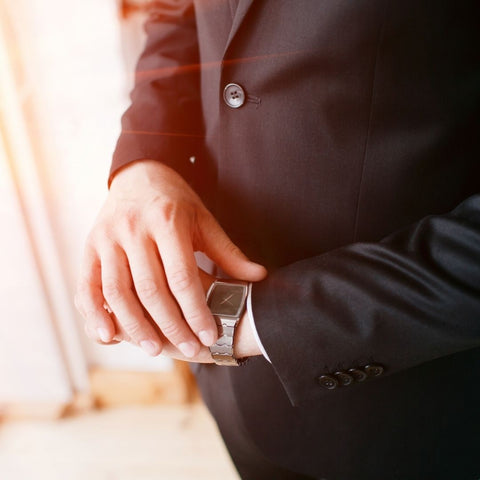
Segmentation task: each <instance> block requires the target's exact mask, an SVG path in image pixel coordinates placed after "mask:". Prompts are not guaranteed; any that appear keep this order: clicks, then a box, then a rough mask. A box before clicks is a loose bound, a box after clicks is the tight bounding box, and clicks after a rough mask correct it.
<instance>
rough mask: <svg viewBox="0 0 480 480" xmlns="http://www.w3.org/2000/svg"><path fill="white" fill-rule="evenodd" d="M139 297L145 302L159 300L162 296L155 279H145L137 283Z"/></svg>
mask: <svg viewBox="0 0 480 480" xmlns="http://www.w3.org/2000/svg"><path fill="white" fill-rule="evenodd" d="M135 289H136V291H137V294H138V296H139V297H140V298H141V299H142V300H145V301H147V302H148V301H153V300H157V299H158V298H159V296H160V289H159V287H158V285H157V283H156V282H155V280H154V279H153V278H143V279H140V280H138V281H137V282H136V283H135Z"/></svg>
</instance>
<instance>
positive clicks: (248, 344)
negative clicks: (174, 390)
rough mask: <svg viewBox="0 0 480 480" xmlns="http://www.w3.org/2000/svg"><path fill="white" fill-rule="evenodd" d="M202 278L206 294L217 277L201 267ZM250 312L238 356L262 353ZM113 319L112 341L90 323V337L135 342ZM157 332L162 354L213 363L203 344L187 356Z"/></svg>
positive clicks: (241, 332) (242, 326)
mask: <svg viewBox="0 0 480 480" xmlns="http://www.w3.org/2000/svg"><path fill="white" fill-rule="evenodd" d="M198 273H199V276H200V280H201V282H202V287H203V290H204V292H205V295H206V293H207V291H208V289H209V287H210V285H211V284H212V283H213V282H214V281H215V277H212V276H211V275H208V274H207V273H205V272H203V271H202V270H200V269H199V271H198ZM247 316H248V314H247V313H246V312H245V313H244V315H243V317H242V319H241V320H240V322H239V326H238V328H237V331H236V333H235V355H236V356H237V358H245V357H251V356H255V355H261V351H260V348H259V346H258V344H257V341H256V340H255V336H254V335H253V332H252V329H251V325H250V321H249V319H248V318H247ZM110 318H111V320H112V321H113V322H114V325H115V328H116V332H117V333H116V334H115V337H114V339H113V340H112V341H110V342H103V341H100V340H98V336H97V335H96V334H95V331H90V327H89V326H88V324H87V325H86V326H85V329H86V332H87V335H88V336H89V337H90V338H93V339H95V338H97V341H99V343H101V344H102V345H113V344H117V343H120V342H129V343H134V342H132V341H131V339H130V337H129V335H128V334H127V333H126V332H125V330H124V329H123V328H122V326H121V325H120V324H119V322H118V320H117V318H116V317H115V314H114V313H111V314H110ZM157 333H158V335H159V337H160V338H161V340H162V345H163V349H162V355H165V356H167V357H169V358H174V359H176V360H183V361H189V362H195V363H213V358H212V355H211V353H210V350H209V349H208V348H207V347H205V346H203V345H202V346H201V348H200V350H199V351H198V352H197V354H196V355H194V356H193V357H186V356H185V355H184V354H183V353H182V352H180V351H179V350H178V349H177V348H176V347H175V346H174V345H172V344H171V343H170V342H169V341H168V340H167V339H166V338H165V337H164V336H163V335H162V333H161V332H160V331H158V329H157Z"/></svg>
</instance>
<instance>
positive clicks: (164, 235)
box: [76, 160, 266, 358]
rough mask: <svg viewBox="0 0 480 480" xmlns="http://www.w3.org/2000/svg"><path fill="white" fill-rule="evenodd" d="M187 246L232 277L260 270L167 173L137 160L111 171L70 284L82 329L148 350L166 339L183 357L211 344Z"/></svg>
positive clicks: (255, 275)
mask: <svg viewBox="0 0 480 480" xmlns="http://www.w3.org/2000/svg"><path fill="white" fill-rule="evenodd" d="M194 251H203V252H204V253H205V254H206V255H208V256H209V257H210V258H211V259H212V260H213V261H214V262H215V263H216V264H217V265H219V266H220V267H221V268H222V269H223V270H224V271H225V272H226V273H227V274H229V275H230V276H232V277H233V278H238V279H241V280H246V281H258V280H261V279H262V278H264V277H265V275H266V270H265V268H264V267H262V266H261V265H258V264H256V263H253V262H250V261H249V260H248V259H247V258H246V257H245V255H244V254H243V253H242V252H241V251H240V250H239V249H238V247H236V246H235V245H234V244H233V243H232V242H231V240H230V239H229V238H228V236H227V235H226V234H225V232H224V231H223V230H222V228H221V227H220V226H219V225H218V223H217V222H216V220H215V219H214V217H213V216H212V215H211V214H210V212H208V210H207V209H206V208H205V206H204V205H203V204H202V202H201V200H200V199H199V197H198V196H197V195H196V194H195V192H193V190H192V189H191V188H190V187H189V186H188V184H187V183H186V182H185V181H184V180H183V179H182V178H181V177H180V176H179V175H178V174H177V173H176V172H175V171H173V170H172V169H170V168H168V167H166V166H165V165H163V164H161V163H159V162H157V161H154V160H144V161H137V162H134V163H133V164H130V165H128V166H127V167H125V168H124V169H123V170H121V171H120V172H119V173H117V175H116V176H115V178H114V180H113V182H112V185H111V188H110V192H109V195H108V197H107V200H106V202H105V204H104V206H103V207H102V209H101V211H100V214H99V216H98V218H97V221H96V223H95V225H94V227H93V229H92V232H91V233H90V235H89V237H88V241H87V245H86V249H85V257H84V260H83V266H82V274H81V277H80V280H79V284H78V289H77V295H76V305H77V308H78V309H79V311H80V312H81V313H82V315H83V317H84V318H85V321H86V325H85V329H86V332H87V334H88V335H89V336H90V337H91V338H92V339H94V340H101V341H102V342H104V343H109V342H112V341H113V340H114V337H115V336H116V335H118V334H121V336H122V337H123V338H122V339H125V340H127V341H130V342H131V343H134V344H136V345H139V346H140V347H142V348H143V349H144V350H145V351H146V352H147V353H149V354H150V355H158V354H159V353H160V352H161V351H162V348H163V346H164V345H167V344H169V343H171V344H172V346H173V347H174V348H176V349H177V348H178V350H180V352H182V354H183V355H184V356H185V357H186V358H194V357H197V356H198V355H199V354H200V351H201V344H203V345H204V346H210V345H212V344H213V343H215V341H216V339H217V327H216V325H215V322H214V320H213V317H212V315H211V314H210V311H209V309H208V307H207V305H206V301H205V294H204V288H203V287H202V282H201V279H200V277H199V273H198V269H197V265H196V261H195V257H194ZM105 304H107V305H108V307H109V308H110V309H111V310H112V311H113V314H114V317H115V318H116V322H114V321H113V320H112V317H111V316H110V314H109V313H108V312H107V311H106V310H105V308H104V305H105ZM144 310H145V311H146V312H147V313H148V315H144ZM148 317H151V318H152V319H153V320H154V322H155V324H152V322H151V321H150V320H149V319H148ZM198 339H200V342H201V344H200V343H199V341H198ZM168 348H170V346H169V347H168ZM202 351H203V352H205V351H206V352H208V349H202ZM166 353H168V352H166Z"/></svg>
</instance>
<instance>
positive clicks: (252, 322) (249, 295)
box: [247, 283, 272, 363]
mask: <svg viewBox="0 0 480 480" xmlns="http://www.w3.org/2000/svg"><path fill="white" fill-rule="evenodd" d="M247 315H248V321H249V322H250V326H251V327H252V332H253V336H254V337H255V340H256V342H257V345H258V348H259V349H260V351H261V352H262V355H263V356H264V357H265V359H266V360H268V361H269V362H270V363H272V362H271V361H270V358H269V357H268V354H267V352H266V350H265V348H263V344H262V342H261V340H260V337H259V336H258V332H257V327H256V326H255V319H254V318H253V310H252V284H251V283H249V284H248V293H247Z"/></svg>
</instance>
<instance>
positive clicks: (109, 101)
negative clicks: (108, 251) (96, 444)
mask: <svg viewBox="0 0 480 480" xmlns="http://www.w3.org/2000/svg"><path fill="white" fill-rule="evenodd" d="M0 17H1V19H2V20H1V21H0V42H2V49H3V51H4V58H3V65H2V64H0V92H3V98H2V97H1V96H0V113H1V116H0V118H3V123H4V125H3V126H2V125H0V128H2V134H3V136H4V137H5V142H4V143H7V144H8V145H3V147H2V149H1V150H0V152H1V151H2V150H3V159H2V157H1V156H0V160H1V163H0V175H1V183H0V187H1V196H2V199H4V198H5V199H7V201H4V202H2V208H1V210H0V222H1V223H0V225H3V227H2V231H6V230H5V228H6V225H8V226H9V228H8V235H5V234H4V235H1V236H0V266H1V270H2V272H3V273H4V274H3V275H2V276H1V278H0V361H1V366H0V401H1V400H2V397H6V396H7V392H6V391H5V390H2V387H1V386H2V384H4V381H8V382H7V383H8V384H9V385H12V384H13V383H15V382H14V381H13V379H14V378H15V376H16V375H18V382H17V383H18V385H17V386H16V387H12V389H11V391H10V393H8V395H9V396H10V397H12V396H15V392H17V394H18V395H23V393H22V392H23V390H24V389H25V388H26V387H24V386H20V383H21V380H23V381H25V380H28V382H26V384H27V385H28V384H30V385H31V383H32V382H33V381H34V380H32V377H33V375H30V376H29V377H28V378H24V377H25V371H24V368H26V369H28V364H31V362H32V361H34V360H35V358H37V359H38V358H40V357H42V358H41V360H38V365H37V366H38V367H39V368H40V365H39V364H40V363H42V362H44V363H45V371H43V370H42V373H41V374H40V376H45V375H47V374H46V373H45V372H46V371H47V370H48V371H49V372H50V373H49V374H48V375H49V378H52V379H61V378H62V376H63V378H64V379H65V377H68V379H69V380H68V381H59V386H58V388H59V392H60V390H62V388H63V389H64V391H63V393H61V395H64V396H65V395H68V391H69V389H73V390H75V389H76V390H81V389H84V388H86V383H85V369H86V366H88V365H100V366H105V367H112V368H124V369H125V368H126V369H162V368H170V365H171V364H170V362H169V361H168V360H165V359H158V358H157V359H152V358H149V357H147V356H146V355H145V354H144V353H143V352H141V351H140V350H137V349H135V348H133V347H130V346H128V345H120V346H115V347H100V346H98V345H95V344H93V343H91V342H90V341H88V340H86V338H85V337H84V335H83V328H82V322H81V320H80V319H79V318H78V316H77V314H76V313H75V312H74V309H73V306H72V297H73V289H74V284H75V280H76V277H77V275H78V271H79V265H80V259H81V254H82V250H83V243H84V240H85V237H86V235H87V233H88V230H89V228H90V226H91V224H92V222H93V219H94V217H95V215H96V212H97V211H98V209H99V207H100V205H101V203H102V202H103V200H104V198H105V196H106V193H107V190H106V180H107V173H108V168H109V164H110V159H111V153H112V151H113V148H114V145H115V141H116V137H117V135H118V133H119V128H120V116H121V113H122V112H123V110H124V109H125V108H126V106H127V101H128V98H127V91H128V85H127V79H130V78H131V77H128V76H127V75H126V70H125V63H124V60H123V58H122V45H121V40H120V39H121V32H122V31H123V34H124V37H125V35H126V37H125V38H127V39H128V38H129V37H130V38H132V39H135V42H136V45H137V46H136V47H132V49H133V50H135V48H136V49H138V45H139V40H138V25H137V23H138V22H137V21H136V20H134V22H133V23H131V24H130V25H129V26H127V27H124V28H123V30H121V29H120V26H119V21H118V16H117V11H116V3H115V0H101V1H99V0H82V1H81V2H69V1H65V0H0ZM135 22H137V23H135ZM127 44H128V45H133V43H127ZM0 51H1V50H0ZM128 52H129V53H128V56H129V59H130V64H131V57H132V55H134V53H133V51H132V50H128ZM0 58H1V56H0ZM6 69H7V70H8V71H7V70H6ZM2 89H3V90H2ZM0 95H1V93H0ZM6 98H8V99H9V100H8V102H5V101H4V100H5V99H6ZM7 103H8V105H7ZM14 117H16V118H17V120H16V121H13V119H14ZM9 150H10V151H9ZM16 189H17V190H16ZM22 203H23V204H24V206H25V208H24V210H23V211H22V209H21V208H20V205H21V204H22ZM29 232H31V236H30V237H29V236H28V233H29ZM5 272H8V274H7V275H5ZM42 282H43V283H42ZM25 332H27V337H28V340H27V341H26V342H25V341H24V340H22V339H23V338H24V336H25V334H26V333H25ZM7 344H8V345H7ZM26 350H27V351H32V350H34V351H35V353H36V355H34V356H32V355H30V356H28V357H25V356H24V353H25V351H26ZM46 352H48V354H47V353H46ZM55 359H56V360H55ZM62 362H63V365H62ZM7 363H8V364H9V365H7ZM47 364H48V365H47ZM22 365H23V366H22ZM39 378H40V377H39ZM12 382H13V383H12ZM60 385H63V387H60ZM52 391H53V390H52ZM37 394H39V392H37ZM59 395H60V393H59Z"/></svg>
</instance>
